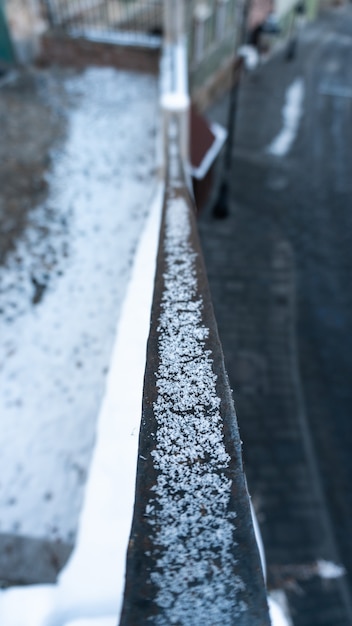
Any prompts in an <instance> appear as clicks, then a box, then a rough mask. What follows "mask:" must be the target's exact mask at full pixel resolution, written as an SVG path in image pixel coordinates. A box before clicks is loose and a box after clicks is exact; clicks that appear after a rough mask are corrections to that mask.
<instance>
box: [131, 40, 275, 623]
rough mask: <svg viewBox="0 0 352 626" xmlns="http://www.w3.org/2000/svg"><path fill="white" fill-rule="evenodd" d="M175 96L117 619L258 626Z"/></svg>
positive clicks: (229, 412)
mask: <svg viewBox="0 0 352 626" xmlns="http://www.w3.org/2000/svg"><path fill="white" fill-rule="evenodd" d="M179 37H181V35H180V34H179ZM174 43H175V42H174ZM176 43H177V42H176ZM176 49H177V47H176V46H174V48H173V50H174V52H175V50H176ZM168 52H170V51H168ZM174 95H175V102H177V99H178V98H177V92H175V93H174ZM164 96H165V94H164ZM171 96H172V92H171V93H170V94H169V104H170V103H171V104H172V97H171ZM183 104H184V105H185V106H179V107H177V106H176V105H175V106H174V107H172V106H171V105H170V106H169V107H168V108H167V107H166V106H164V107H163V115H164V122H163V125H164V132H163V137H164V142H165V145H164V148H165V151H164V154H165V168H164V173H165V196H164V206H163V217H162V223H161V230H160V240H159V251H158V258H157V269H156V276H155V288H154V296H153V305H152V314H151V326H150V334H149V339H148V347H147V360H146V370H145V378H144V391H143V407H142V422H141V430H140V439H139V458H138V465H137V480H136V499H135V509H134V516H133V522H132V529H131V535H130V542H129V548H128V553H127V567H126V587H125V594H124V603H123V610H122V615H121V621H120V626H132V625H134V624H144V623H151V624H155V625H158V626H164V625H165V626H169V624H179V625H181V624H182V625H184V626H188V625H190V626H191V625H192V626H198V625H199V626H216V625H217V624H222V625H223V626H232V625H235V624H236V626H269V624H270V620H269V616H268V608H267V600H266V592H265V585H264V580H263V574H262V569H261V564H260V557H259V552H258V547H257V543H256V539H255V534H254V529H253V523H252V517H251V510H250V502H249V496H248V492H247V488H246V481H245V476H244V471H243V465H242V454H241V441H240V437H239V432H238V426H237V420H236V415H235V409H234V404H233V399H232V393H231V390H230V387H229V382H228V378H227V374H226V371H225V366H224V359H223V353H222V349H221V344H220V340H219V337H218V332H217V326H216V321H215V317H214V312H213V307H212V303H211V296H210V291H209V287H208V282H207V278H206V272H205V267H204V262H203V258H202V253H201V248H200V243H199V239H198V234H197V225H196V217H195V206H194V201H193V199H192V196H191V194H190V192H189V188H188V185H187V177H186V173H185V170H186V168H187V155H185V153H184V137H183V133H184V117H185V116H186V115H187V108H186V101H184V103H183Z"/></svg>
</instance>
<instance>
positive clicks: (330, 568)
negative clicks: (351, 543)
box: [317, 559, 346, 578]
mask: <svg viewBox="0 0 352 626" xmlns="http://www.w3.org/2000/svg"><path fill="white" fill-rule="evenodd" d="M317 573H318V576H321V578H340V577H341V576H344V575H345V574H346V570H345V568H344V567H343V566H342V565H337V564H336V563H332V562H331V561H324V560H323V559H321V560H319V561H317Z"/></svg>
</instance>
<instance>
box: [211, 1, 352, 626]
mask: <svg viewBox="0 0 352 626" xmlns="http://www.w3.org/2000/svg"><path fill="white" fill-rule="evenodd" d="M351 19H352V16H351V10H350V7H346V8H344V7H342V8H341V9H336V10H335V11H332V12H330V13H328V14H326V15H325V16H324V17H323V18H322V19H321V20H319V21H318V22H317V23H316V24H313V25H311V26H310V27H309V28H307V30H306V31H305V32H304V33H302V35H301V39H300V41H299V44H298V56H297V59H295V60H294V61H293V62H292V63H287V62H285V60H284V53H283V52H282V51H281V52H279V53H277V54H276V55H274V57H273V58H272V59H271V60H270V61H268V62H267V63H265V64H264V65H262V66H261V67H259V69H257V70H256V71H255V72H254V73H253V74H248V75H246V76H244V78H243V81H242V84H241V92H240V104H239V114H238V119H237V135H236V140H235V150H234V155H233V175H232V179H233V180H232V181H231V202H230V215H229V217H228V218H227V219H225V220H223V221H216V220H214V218H213V217H212V214H211V211H210V208H209V207H208V209H207V210H206V211H205V213H204V214H203V215H202V216H201V218H200V222H199V228H200V234H201V239H202V245H203V250H204V255H205V260H206V265H207V270H208V276H209V281H210V287H211V291H212V296H213V302H214V307H215V314H216V318H217V322H218V326H219V332H220V337H221V341H222V344H223V349H224V353H225V362H226V365H227V369H228V373H229V377H230V384H231V387H232V388H233V389H234V398H235V405H236V410H237V414H238V420H239V426H240V433H241V438H242V440H243V452H244V459H245V468H246V473H247V479H248V484H249V490H250V492H251V495H252V498H253V504H254V506H255V509H256V511H257V516H258V519H259V522H260V526H261V532H262V535H263V540H264V545H265V549H266V557H267V565H268V585H269V588H272V589H282V590H284V591H285V592H286V595H287V598H288V602H289V606H290V611H291V616H292V619H293V623H294V625H295V626H318V625H319V626H323V625H324V626H348V625H349V624H351V619H352V614H351V601H350V593H351V588H350V584H349V580H350V579H349V578H348V577H346V576H343V577H341V576H339V574H341V572H342V568H341V567H340V569H339V568H336V567H335V568H333V566H332V564H333V563H334V564H336V565H339V566H343V567H345V568H346V569H347V570H349V567H350V561H349V558H350V557H349V554H348V549H347V546H348V544H349V541H350V539H349V535H348V531H347V526H346V527H345V528H346V531H344V532H343V533H341V530H342V524H341V526H340V528H339V526H338V525H337V517H336V516H337V515H339V514H340V519H341V516H342V512H341V508H340V510H339V509H337V508H335V500H336V498H335V500H334V499H333V493H332V489H333V488H332V484H334V489H335V494H337V493H338V494H339V495H338V499H339V500H340V501H342V502H343V503H344V511H345V513H346V512H347V511H349V513H351V507H350V504H349V503H350V499H349V493H350V489H349V488H348V486H347V485H348V482H347V476H348V475H349V476H351V469H352V468H351V467H350V465H349V466H348V467H347V465H346V463H343V462H342V459H345V458H346V453H347V447H348V446H349V443H348V442H349V441H350V434H347V433H349V431H348V430H347V428H348V427H347V425H345V422H344V421H343V419H344V418H343V416H341V420H340V423H341V429H342V428H344V429H345V431H344V432H345V433H346V435H345V436H346V444H345V445H346V449H345V448H344V447H343V445H344V444H343V443H342V439H337V436H334V434H333V431H332V428H333V426H332V422H331V419H332V420H334V417H333V415H332V414H331V417H329V415H327V414H326V413H327V412H326V408H324V398H323V396H322V394H323V393H324V387H325V389H326V388H327V387H328V385H329V379H328V380H325V379H324V378H321V377H322V375H323V374H322V372H321V371H320V372H319V370H317V369H316V370H315V371H314V370H313V369H312V367H313V366H312V364H313V363H316V362H317V360H318V359H319V358H320V356H319V346H320V345H321V346H322V349H324V348H323V346H324V338H325V337H328V336H329V332H330V328H325V330H322V333H321V335H320V337H319V341H320V343H319V344H318V347H317V346H316V345H315V346H314V344H310V345H308V342H309V337H310V335H309V333H311V332H313V331H312V330H310V328H311V327H310V326H308V322H307V319H306V318H307V312H306V309H305V305H306V302H307V300H306V299H307V298H308V299H309V293H311V289H310V288H309V287H308V286H307V285H306V283H305V281H308V280H310V281H312V280H314V276H316V271H317V268H316V263H315V264H313V261H312V262H311V258H312V259H313V256H314V247H316V251H317V253H319V255H320V256H319V259H320V267H321V272H322V281H323V280H324V276H327V274H326V273H325V272H326V270H327V268H329V267H330V268H331V267H334V262H335V261H334V256H333V255H334V251H333V249H332V248H330V247H328V244H327V241H328V238H329V236H330V232H331V231H329V227H328V226H326V228H327V230H326V231H324V232H323V231H322V235H321V241H320V247H319V245H318V242H317V240H316V237H317V233H319V228H320V227H319V224H320V223H321V222H320V220H325V217H324V216H325V214H326V215H327V214H328V212H329V211H335V213H334V214H335V215H336V216H337V215H339V213H336V210H337V207H340V205H341V202H342V203H343V202H344V204H343V205H342V206H350V200H351V194H350V190H349V188H348V179H347V172H346V174H345V169H344V167H345V166H344V163H345V161H344V160H343V159H346V158H349V157H350V154H349V157H347V156H346V152H345V153H343V151H347V150H349V148H348V142H347V139H346V142H347V143H346V142H345V143H344V144H343V147H340V152H339V155H335V154H334V153H331V152H330V157H331V159H334V160H333V161H332V162H334V163H335V162H336V163H337V165H336V168H340V169H338V175H337V178H336V175H335V178H334V177H333V174H332V172H331V167H330V168H329V163H330V162H329V158H328V154H329V153H328V152H326V153H325V156H324V153H323V152H322V148H321V151H320V153H317V149H318V148H317V142H318V140H319V137H321V138H323V139H322V140H321V141H322V142H324V141H326V142H327V141H331V140H330V139H326V140H325V136H328V134H329V132H330V129H331V122H330V121H329V120H328V119H327V118H325V117H324V116H322V117H319V115H317V112H318V111H319V109H318V107H319V106H320V107H322V106H325V101H323V103H322V104H319V102H318V101H317V96H316V94H317V83H318V85H320V84H321V81H323V80H325V79H326V76H327V75H328V76H331V72H335V74H333V77H334V76H335V78H336V77H338V78H339V80H341V81H342V80H347V79H346V73H343V72H344V69H343V67H345V69H346V66H344V65H343V62H342V57H341V58H340V57H339V56H338V55H339V54H340V50H342V47H343V51H344V54H345V55H346V54H350V52H351V40H350V39H349V40H347V36H346V34H345V31H346V30H347V23H349V24H350V23H351ZM329 46H330V47H329ZM347 51H348V52H347ZM341 54H342V52H341ZM329 59H330V62H331V66H329ZM333 63H335V65H334V67H332V64H333ZM329 68H330V69H329ZM329 71H330V75H329V74H328V73H329ZM349 78H350V76H349ZM347 82H348V81H347ZM339 102H340V101H338V102H337V104H336V116H338V111H339V108H338V107H339V106H340V105H339ZM326 106H328V104H326ZM346 106H347V105H346ZM314 107H315V109H314ZM313 109H314V111H315V113H314V112H313ZM329 111H331V109H329ZM329 111H327V113H326V115H328V114H329V115H330V114H331V113H329ZM340 111H341V107H340ZM208 113H209V116H210V117H211V119H213V120H215V121H217V122H219V123H222V124H224V125H225V126H226V116H227V100H226V99H223V100H222V101H220V102H218V103H216V105H215V106H214V107H213V108H212V110H211V111H209V112H208ZM312 115H315V117H314V118H313V119H314V120H315V128H316V135H314V138H312V143H311V144H309V143H307V142H309V139H310V135H309V128H312V117H311V116H312ZM341 115H342V113H341ZM334 119H335V121H334V124H335V128H336V125H337V126H338V125H339V124H341V117H335V118H334ZM338 127H339V126H338ZM345 128H346V129H347V128H348V126H345ZM347 132H349V131H347ZM313 140H314V141H313ZM339 140H340V141H343V138H342V135H341V137H340V139H339ZM341 145H342V144H341ZM309 146H312V147H309ZM333 149H334V151H335V150H336V146H335V147H334V145H333ZM331 155H333V156H331ZM347 162H348V161H347ZM349 162H350V161H349ZM318 165H320V170H319V171H318V169H317V168H318ZM219 171H221V170H219ZM313 177H315V178H314V180H315V182H314V185H313V184H312V181H313ZM336 180H341V185H340V187H341V186H342V185H345V187H344V188H343V189H344V190H345V191H344V192H341V193H344V195H343V197H342V196H341V194H340V195H339V193H340V192H338V190H337V191H336V189H335V193H334V194H332V193H330V195H329V196H327V197H326V199H325V201H324V203H323V204H321V202H322V189H323V187H324V184H326V185H329V186H330V187H329V188H331V187H333V185H335V183H336ZM348 200H349V204H346V203H347V202H348ZM343 219H344V218H343ZM346 219H347V218H346ZM310 253H312V255H313V256H312V257H311V256H310ZM346 254H347V253H346ZM346 262H347V264H348V266H349V260H348V261H347V257H346ZM341 267H342V266H341ZM346 278H347V277H346V276H344V278H343V280H345V279H346ZM328 280H329V281H330V280H331V281H334V282H333V284H338V282H339V281H340V280H341V276H340V277H339V276H338V274H335V275H334V274H333V273H332V274H330V275H329V276H328ZM306 290H308V291H306ZM319 294H320V296H321V300H320V304H319V303H318V301H316V303H315V304H314V303H313V304H312V307H313V308H312V309H311V311H312V312H311V313H309V314H310V315H313V317H314V315H315V312H316V311H318V310H319V309H318V306H319V307H322V306H325V305H324V302H323V301H322V300H324V298H323V296H324V292H322V291H320V292H319ZM319 294H317V297H318V295H319ZM305 324H306V325H305ZM314 326H316V324H315V323H314V324H313V327H312V328H314ZM347 332H348V331H347V328H346V333H347ZM346 336H348V335H347V334H345V337H346ZM314 350H315V352H314ZM308 357H309V361H308ZM330 358H332V354H330ZM346 358H347V359H349V362H351V359H350V357H346ZM334 359H335V360H334V361H333V367H335V368H339V367H342V365H341V366H339V364H338V360H337V359H336V355H335V356H334ZM302 360H303V364H302ZM308 363H309V364H310V371H309V370H307V365H308ZM346 363H347V361H346V359H345V360H344V364H345V365H346ZM330 380H331V382H332V384H333V380H332V379H330ZM323 381H324V382H323ZM314 386H315V388H316V390H317V389H319V393H320V396H319V395H317V394H315V396H314V397H313V395H312V394H313V391H314V389H313V388H314ZM341 393H342V392H341ZM344 393H345V398H347V396H346V388H344ZM344 410H345V411H346V410H347V411H349V414H350V411H351V405H347V399H346V402H345V406H344ZM319 415H320V421H319ZM322 416H324V420H325V421H324V423H322ZM323 444H324V447H323ZM334 446H335V448H334ZM329 447H330V448H332V450H333V451H334V452H330V453H329V456H327V454H328V453H327V450H328V449H329ZM332 456H334V458H335V460H336V463H335V464H331V457H332ZM342 473H343V475H342ZM337 474H338V477H337ZM334 475H336V480H335V479H334ZM341 476H342V477H343V479H344V480H343V482H342V478H341ZM340 479H341V481H340V483H339V480H340ZM339 485H340V486H339ZM344 485H346V488H345V490H343V489H344ZM339 489H340V491H338V490H339ZM341 490H342V491H341ZM347 502H348V504H347ZM345 519H346V523H347V519H348V518H347V517H346V518H345ZM349 519H350V517H349ZM328 563H329V564H330V566H328V565H327V564H328Z"/></svg>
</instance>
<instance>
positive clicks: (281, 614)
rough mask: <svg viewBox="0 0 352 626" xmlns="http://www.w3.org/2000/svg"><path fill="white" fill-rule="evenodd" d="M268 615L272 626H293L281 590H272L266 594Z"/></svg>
mask: <svg viewBox="0 0 352 626" xmlns="http://www.w3.org/2000/svg"><path fill="white" fill-rule="evenodd" d="M268 605H269V615H270V620H271V624H272V626H293V623H292V620H291V618H290V617H289V614H288V609H287V601H286V596H285V593H284V592H283V591H273V592H271V593H269V595H268Z"/></svg>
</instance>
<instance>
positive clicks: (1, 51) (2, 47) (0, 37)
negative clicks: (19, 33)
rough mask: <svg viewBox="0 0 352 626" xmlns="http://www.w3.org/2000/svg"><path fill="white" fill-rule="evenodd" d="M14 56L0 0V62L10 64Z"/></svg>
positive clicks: (0, 0)
mask: <svg viewBox="0 0 352 626" xmlns="http://www.w3.org/2000/svg"><path fill="white" fill-rule="evenodd" d="M14 60H15V55H14V51H13V47H12V43H11V39H10V35H9V31H8V28H7V22H6V18H5V9H4V4H3V0H0V62H1V61H5V62H6V63H12V62H13V61H14Z"/></svg>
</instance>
